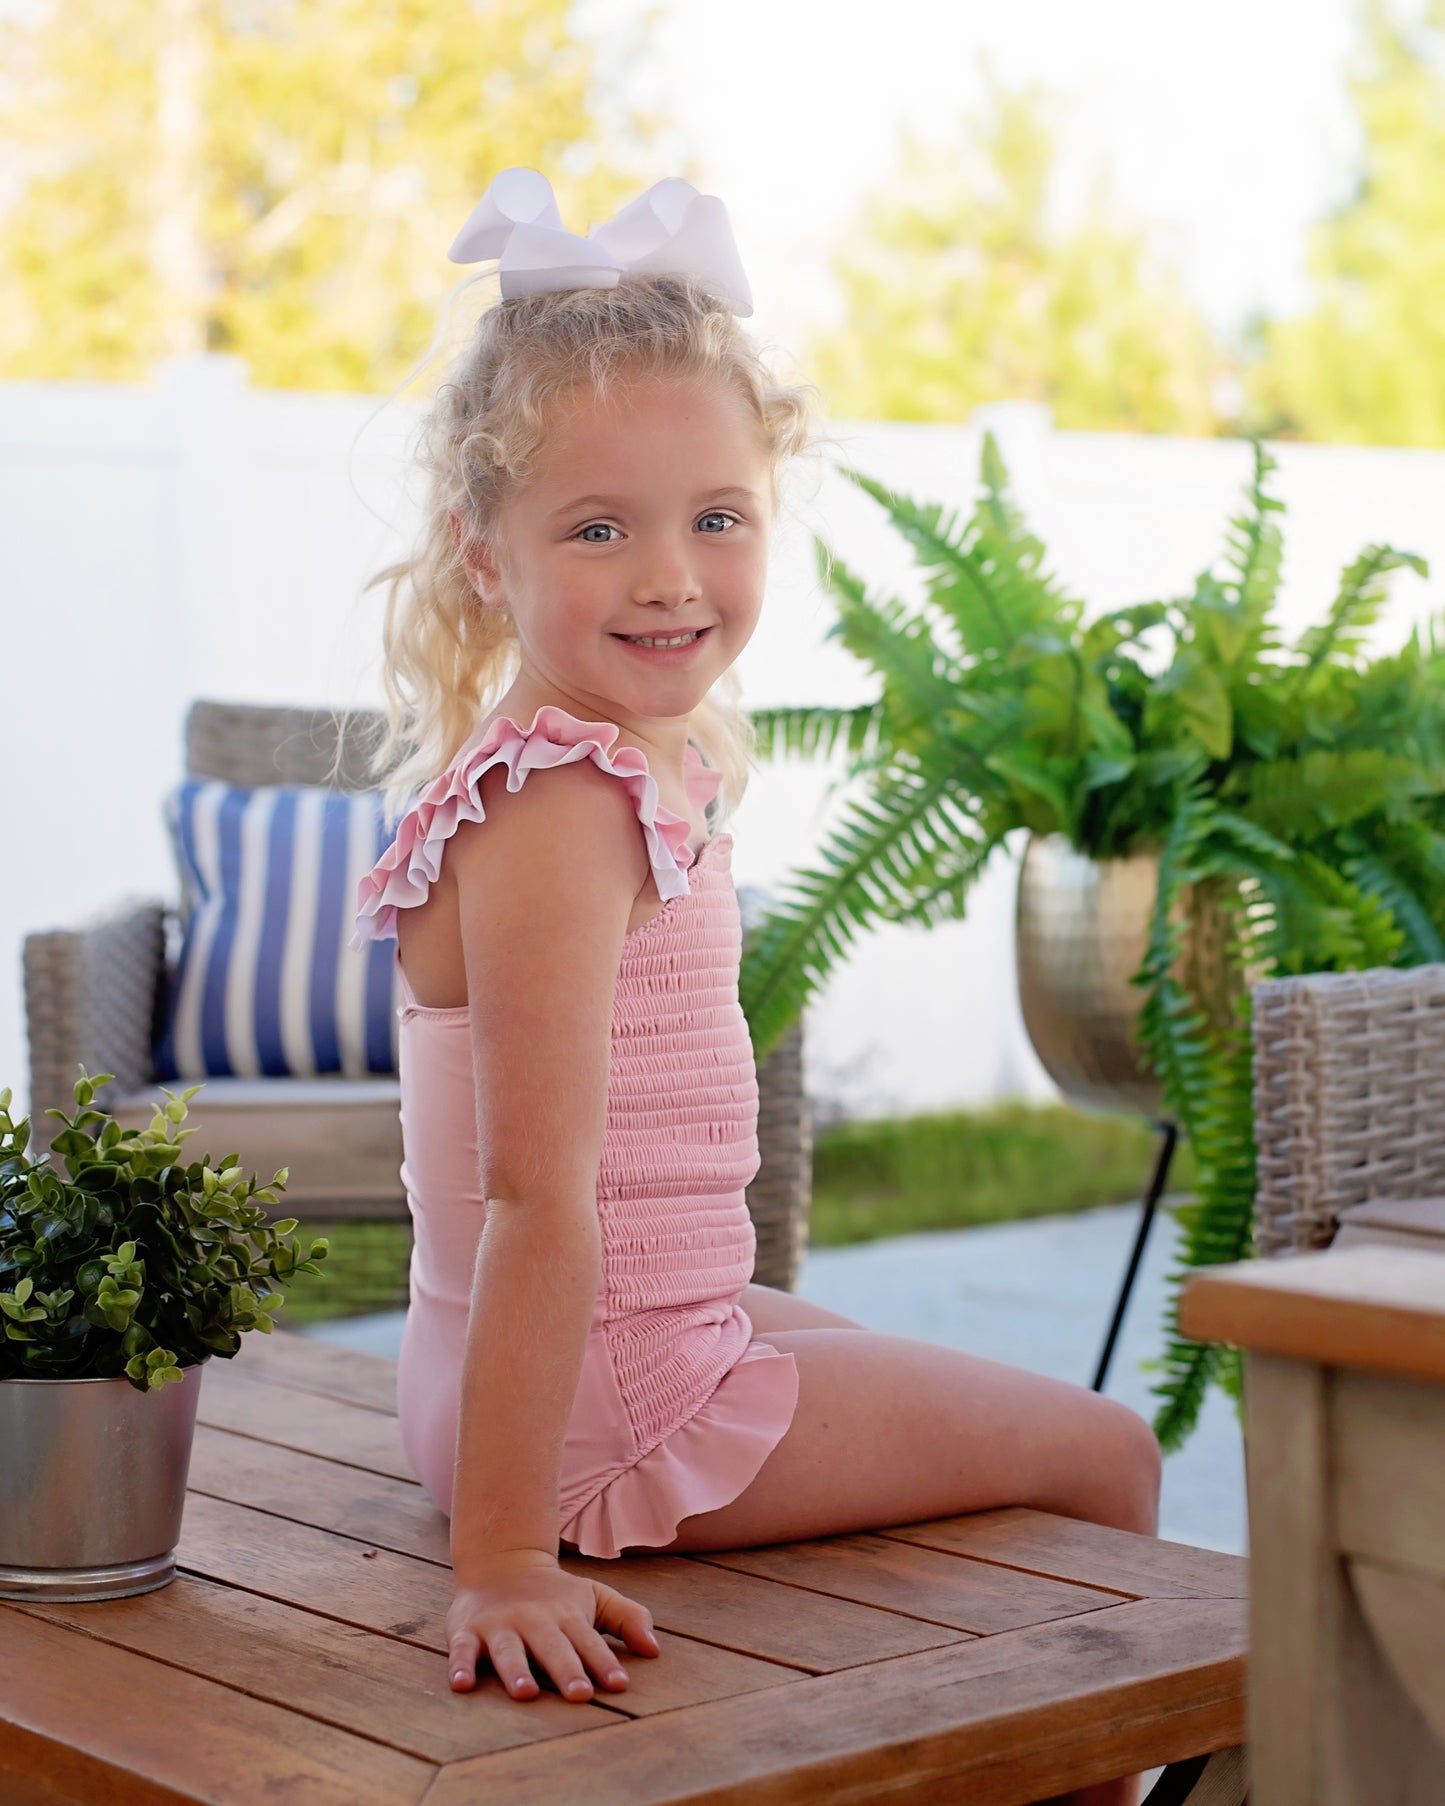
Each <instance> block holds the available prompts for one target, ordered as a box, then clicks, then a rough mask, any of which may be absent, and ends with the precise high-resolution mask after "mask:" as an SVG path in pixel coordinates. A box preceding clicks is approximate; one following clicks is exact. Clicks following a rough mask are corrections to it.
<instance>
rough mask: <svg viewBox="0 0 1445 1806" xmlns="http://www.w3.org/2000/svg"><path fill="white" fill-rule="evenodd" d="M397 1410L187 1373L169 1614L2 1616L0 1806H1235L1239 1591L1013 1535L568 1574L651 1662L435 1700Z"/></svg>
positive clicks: (1195, 1571) (791, 1547)
mask: <svg viewBox="0 0 1445 1806" xmlns="http://www.w3.org/2000/svg"><path fill="white" fill-rule="evenodd" d="M394 1388H395V1368H394V1364H393V1363H392V1362H390V1361H385V1360H380V1359H378V1358H376V1357H374V1356H366V1355H357V1354H353V1353H350V1352H347V1351H345V1350H342V1349H340V1348H337V1347H334V1346H331V1345H328V1344H326V1343H323V1342H320V1341H313V1340H311V1339H309V1338H306V1337H302V1336H298V1335H296V1334H294V1333H277V1334H275V1335H273V1336H271V1337H262V1336H259V1335H256V1336H250V1337H248V1338H247V1339H246V1343H245V1346H244V1347H243V1349H242V1352H241V1354H240V1355H238V1356H237V1358H236V1359H235V1361H234V1362H223V1361H213V1362H211V1363H210V1365H209V1366H208V1367H207V1370H206V1373H205V1378H204V1384H203V1387H202V1391H201V1397H200V1410H199V1422H198V1424H197V1429H196V1441H195V1448H194V1453H193V1456H192V1461H191V1471H190V1492H189V1496H188V1499H187V1504H186V1517H185V1524H184V1529H183V1535H182V1540H181V1544H180V1548H179V1551H178V1562H179V1566H180V1572H179V1573H178V1575H177V1578H176V1579H175V1581H174V1582H173V1583H172V1584H170V1585H169V1586H166V1587H164V1588H162V1589H160V1590H159V1591H157V1592H153V1593H148V1594H144V1595H140V1596H138V1597H136V1598H132V1599H120V1600H111V1601H106V1602H97V1603H90V1604H84V1605H59V1604H56V1605H47V1606H41V1605H38V1604H36V1605H31V1604H26V1605H6V1606H0V1614H3V1615H0V1800H3V1801H4V1802H5V1806H79V1803H81V1802H85V1803H86V1806H95V1803H98V1802H105V1803H106V1806H121V1803H124V1806H136V1803H139V1802H147V1803H149V1802H161V1801H165V1802H167V1803H174V1802H180V1801H207V1802H213V1803H215V1806H255V1803H256V1802H257V1801H260V1800H268V1801H286V1802H295V1803H296V1806H395V1803H397V1802H416V1801H422V1800H425V1802H426V1806H464V1803H465V1806H472V1803H473V1802H477V1801H482V1800H485V1801H488V1802H497V1803H498V1806H512V1803H513V1802H517V1803H518V1806H520V1803H522V1802H525V1806H549V1803H552V1806H574V1803H575V1802H578V1801H586V1802H588V1806H649V1803H655V1806H660V1803H662V1802H674V1803H680V1802H684V1801H686V1802H689V1803H691V1806H701V1803H703V1802H707V1803H709V1806H720V1803H721V1802H742V1801H746V1802H748V1803H749V1806H768V1803H776V1802H784V1801H787V1802H804V1801H806V1802H808V1803H809V1806H814V1803H816V1802H849V1803H850V1806H875V1803H876V1802H879V1801H882V1800H885V1799H886V1800H887V1801H888V1802H890V1806H894V1803H896V1806H948V1803H949V1802H957V1803H960V1806H961V1803H963V1802H967V1803H968V1806H1022V1803H1024V1802H1033V1801H1039V1800H1043V1799H1045V1798H1046V1797H1049V1796H1053V1795H1056V1794H1059V1793H1062V1792H1064V1791H1066V1790H1068V1789H1071V1788H1076V1787H1080V1786H1084V1785H1086V1784H1088V1783H1090V1782H1094V1781H1101V1780H1106V1779H1108V1778H1110V1777H1112V1776H1115V1775H1120V1774H1127V1773H1133V1772H1137V1771H1142V1770H1147V1769H1151V1768H1155V1767H1158V1766H1160V1765H1163V1764H1174V1765H1177V1766H1174V1767H1170V1768H1168V1769H1166V1771H1165V1774H1164V1776H1163V1777H1162V1778H1161V1780H1160V1781H1159V1784H1158V1787H1157V1788H1156V1789H1155V1793H1154V1797H1155V1798H1156V1799H1157V1800H1159V1801H1160V1802H1164V1801H1166V1800H1167V1802H1168V1806H1181V1803H1183V1802H1186V1801H1187V1802H1189V1803H1190V1806H1239V1802H1240V1800H1241V1799H1242V1797H1243V1786H1244V1784H1243V1778H1242V1755H1241V1752H1240V1749H1239V1747H1238V1746H1239V1745H1240V1744H1241V1743H1242V1741H1243V1736H1244V1669H1245V1663H1244V1652H1245V1640H1246V1598H1245V1594H1246V1573H1247V1565H1246V1563H1245V1562H1244V1561H1243V1560H1241V1559H1239V1558H1237V1557H1234V1556H1229V1555H1222V1554H1217V1553H1214V1552H1211V1551H1208V1550H1203V1549H1194V1548H1189V1547H1186V1546H1185V1545H1183V1544H1178V1543H1168V1542H1159V1541H1155V1540H1154V1539H1152V1538H1149V1537H1141V1536H1133V1535H1129V1534H1127V1533H1124V1532H1120V1531H1111V1530H1104V1529H1100V1528H1098V1527H1097V1526H1093V1525H1088V1524H1084V1523H1081V1522H1078V1521H1076V1520H1074V1519H1070V1518H1060V1517H1053V1516H1050V1515H1048V1514H1046V1513H1043V1512H1037V1511H1023V1510H1009V1511H991V1512H983V1513H979V1514H977V1515H974V1516H966V1517H955V1518H947V1519H941V1520H939V1521H937V1522H933V1523H923V1524H913V1525H908V1526H906V1527H902V1528H898V1529H892V1530H887V1531H884V1532H883V1533H881V1534H878V1535H866V1536H846V1537H834V1538H829V1539H826V1540H822V1541H817V1542H810V1543H796V1544H783V1545H776V1546H773V1547H769V1548H761V1549H749V1550H745V1551H742V1552H739V1553H732V1554H709V1555H697V1556H681V1557H679V1556H644V1557H631V1558H628V1559H624V1560H621V1561H615V1562H601V1561H598V1562H589V1561H586V1560H582V1559H577V1560H569V1561H568V1562H567V1563H566V1565H567V1566H568V1567H569V1568H571V1569H573V1570H574V1571H577V1572H587V1571H594V1572H596V1573H598V1574H599V1575H602V1576H604V1577H605V1578H606V1579H607V1580H608V1581H609V1582H611V1583H612V1584H613V1585H615V1586H617V1587H619V1588H620V1589H622V1590H623V1591H625V1592H627V1593H629V1594H631V1595H632V1596H634V1597H636V1598H637V1599H639V1600H641V1601H642V1602H643V1603H644V1604H645V1605H646V1606H647V1607H648V1609H649V1611H651V1613H652V1615H653V1619H654V1622H655V1624H656V1628H657V1632H658V1639H659V1641H660V1643H661V1645H662V1654H661V1656H660V1657H659V1658H657V1659H655V1660H648V1659H646V1658H643V1657H636V1656H630V1657H629V1658H628V1659H627V1663H626V1665H627V1668H628V1672H629V1676H630V1685H629V1687H628V1689H627V1691H626V1692H624V1693H617V1694H610V1693H603V1692H601V1691H599V1692H598V1694H597V1695H596V1696H595V1698H594V1700H593V1701H592V1702H590V1703H587V1704H582V1705H578V1704H572V1703H570V1702H567V1701H564V1700H562V1699H560V1698H558V1697H557V1695H556V1694H555V1692H552V1691H544V1692H543V1694H542V1695H541V1696H540V1697H539V1698H537V1699H535V1700H532V1701H519V1700H513V1699H509V1698H508V1697H507V1696H506V1695H505V1693H504V1692H503V1690H502V1688H501V1686H500V1684H499V1683H498V1682H497V1680H496V1678H495V1676H494V1675H492V1674H490V1672H488V1673H486V1675H485V1678H484V1679H483V1680H482V1682H481V1684H480V1685H479V1686H478V1687H477V1688H476V1689H475V1690H474V1691H473V1692H471V1693H462V1694H458V1693H453V1692H452V1691H451V1689H450V1687H449V1686H448V1683H447V1675H446V1662H445V1643H444V1641H443V1620H444V1615H445V1612H446V1609H447V1606H448V1604H449V1601H450V1572H449V1568H448V1540H447V1523H446V1519H445V1518H444V1517H443V1516H442V1515H441V1513H440V1512H438V1511H436V1510H435V1509H434V1507H433V1506H432V1505H431V1504H430V1503H429V1502H428V1500H427V1499H426V1497H425V1495H424V1494H423V1492H422V1491H421V1488H420V1487H419V1486H418V1485H416V1483H415V1482H414V1481H413V1480H412V1479H411V1477H410V1473H409V1470H408V1466H407V1462H406V1459H405V1456H404V1454H403V1452H402V1448H401V1442H400V1438H399V1435H398V1431H397V1425H396V1419H395V1402H394ZM1211 1752H1220V1753H1219V1754H1216V1755H1211V1754H1210V1753H1211Z"/></svg>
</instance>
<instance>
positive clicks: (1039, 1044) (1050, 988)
mask: <svg viewBox="0 0 1445 1806" xmlns="http://www.w3.org/2000/svg"><path fill="white" fill-rule="evenodd" d="M1158 888H1159V865H1158V861H1157V860H1156V859H1155V857H1154V855H1153V854H1152V853H1140V854H1136V855H1134V856H1133V857H1131V858H1128V859H1090V858H1089V857H1088V855H1087V854H1084V853H1080V852H1077V851H1076V850H1075V849H1074V848H1073V847H1071V846H1070V845H1069V843H1068V841H1067V840H1066V839H1065V838H1064V837H1063V835H1061V834H1050V835H1046V836H1044V837H1039V836H1034V837H1033V838H1032V839H1030V841H1029V844H1028V847H1027V849H1026V850H1025V852H1024V860H1023V868H1022V870H1021V871H1020V873H1019V888H1018V908H1017V917H1016V921H1017V957H1018V987H1019V1003H1020V1006H1021V1007H1022V1009H1023V1017H1024V1026H1025V1027H1026V1028H1027V1029H1028V1032H1029V1039H1030V1041H1032V1042H1033V1045H1034V1052H1035V1053H1036V1054H1037V1055H1038V1056H1039V1059H1040V1061H1041V1062H1042V1064H1043V1067H1044V1070H1045V1071H1046V1072H1047V1073H1048V1075H1049V1077H1050V1078H1051V1079H1052V1080H1053V1081H1054V1083H1055V1084H1056V1085H1057V1086H1058V1087H1059V1089H1060V1091H1062V1092H1063V1093H1064V1095H1065V1096H1066V1097H1068V1098H1071V1099H1072V1100H1073V1101H1074V1102H1075V1103H1079V1104H1084V1105H1086V1106H1088V1107H1090V1108H1093V1109H1103V1110H1138V1111H1140V1112H1142V1114H1143V1115H1145V1116H1148V1117H1152V1118H1157V1116H1158V1115H1159V1112H1160V1111H1161V1110H1162V1108H1163V1099H1162V1096H1161V1094H1160V1090H1159V1085H1158V1082H1157V1081H1156V1080H1155V1079H1154V1078H1153V1077H1152V1076H1151V1075H1150V1074H1149V1072H1148V1071H1147V1069H1146V1068H1145V1066H1144V1064H1143V1060H1142V1058H1141V1056H1140V1054H1139V1052H1138V1050H1137V1048H1136V1046H1135V1044H1134V1041H1133V1030H1134V1023H1135V1020H1136V1018H1137V1017H1138V1014H1139V1006H1140V1004H1141V1003H1142V1002H1143V1001H1144V993H1143V992H1142V991H1141V990H1140V989H1139V987H1138V986H1137V985H1132V984H1130V982H1129V980H1130V979H1131V978H1132V977H1133V975H1134V973H1135V972H1137V971H1138V970H1139V966H1140V964H1141V962H1142V961H1143V958H1144V949H1145V946H1146V945H1147V943H1148V938H1149V919H1150V916H1151V915H1152V913H1153V910H1154V898H1155V894H1156V892H1157V890H1158Z"/></svg>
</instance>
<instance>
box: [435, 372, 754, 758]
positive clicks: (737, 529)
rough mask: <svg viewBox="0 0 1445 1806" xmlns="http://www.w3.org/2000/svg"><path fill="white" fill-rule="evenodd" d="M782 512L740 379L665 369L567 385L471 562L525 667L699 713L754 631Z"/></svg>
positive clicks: (639, 717)
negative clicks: (777, 512)
mask: <svg viewBox="0 0 1445 1806" xmlns="http://www.w3.org/2000/svg"><path fill="white" fill-rule="evenodd" d="M771 526H772V503H771V469H770V461H769V458H768V454H767V449H766V446H765V444H764V441H763V436H762V431H761V428H760V427H759V426H758V423H757V421H756V420H755V419H754V418H753V416H752V415H751V414H750V412H749V411H748V407H747V404H746V402H745V401H744V400H743V398H742V397H741V396H740V395H739V394H737V392H736V391H735V390H733V389H732V388H730V387H727V386H724V385H723V384H720V383H715V382H709V381H706V380H703V379H696V380H693V379H681V378H654V379H648V380H646V381H643V382H639V383H634V384H629V385H627V386H625V387H622V386H619V387H618V388H617V389H615V390H614V391H613V393H612V394H611V395H609V396H608V397H606V398H605V399H604V400H599V399H598V397H597V396H596V395H595V394H594V393H593V392H592V391H591V390H587V389H583V390H578V391H575V392H574V393H573V394H572V395H570V396H569V397H567V398H565V399H564V400H562V401H559V402H558V403H557V404H556V405H555V406H554V408H553V411H552V414H551V417H550V419H549V421H548V430H547V435H546V441H545V445H544V448H543V450H542V453H541V455H540V457H539V459H538V461H537V464H536V466H535V468H534V470H533V473H532V474H531V476H529V477H528V479H527V481H526V482H525V483H524V484H522V485H521V486H520V487H519V489H518V490H517V491H516V492H515V493H514V494H513V495H512V496H511V497H510V498H509V499H508V501H507V502H506V504H505V505H504V506H503V508H502V511H501V519H500V522H499V527H500V532H499V534H498V535H497V543H496V545H495V546H490V547H489V546H485V545H484V546H481V547H478V548H476V562H475V564H471V563H469V566H468V568H469V570H470V571H471V574H472V578H473V581H474V583H475V584H476V587H477V590H478V593H479V594H480V595H481V597H482V599H483V601H484V602H487V603H489V604H492V605H497V604H505V605H506V606H507V607H508V608H510V610H511V612H512V619H513V621H514V623H515V626H516V630H517V636H518V639H519V641H520V644H521V657H522V675H523V676H524V677H527V676H530V677H531V678H532V679H534V680H537V681H539V682H540V683H541V684H543V685H545V686H546V687H547V688H549V689H552V690H555V691H558V692H560V694H561V695H563V696H565V697H568V698H572V699H575V700H576V701H577V702H579V703H582V704H584V705H586V706H587V707H588V708H593V709H600V710H601V712H603V713H604V714H607V715H610V716H613V717H617V718H619V719H620V720H621V721H622V722H624V723H626V722H628V721H631V722H635V723H638V724H640V723H642V722H644V721H646V720H649V719H657V718H662V717H674V716H686V715H689V714H690V713H691V712H692V710H693V709H695V708H696V707H697V705H698V704H699V703H700V702H701V701H702V699H703V697H704V696H705V695H706V694H707V692H708V690H709V689H710V688H711V687H712V685H713V683H714V682H715V681H716V680H717V679H718V678H719V677H720V676H721V675H722V673H723V672H724V671H726V670H727V668H728V666H729V665H731V664H732V662H733V661H734V659H736V658H737V656H738V654H739V653H740V652H741V651H742V649H743V647H744V646H746V645H747V643H748V640H749V639H750V638H751V636H752V632H753V628H754V627H755V626H756V624H757V619H758V613H759V610H760V608H761V606H762V600H763V584H764V577H765V572H766V565H767V553H768V538H769V533H770V530H771Z"/></svg>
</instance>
